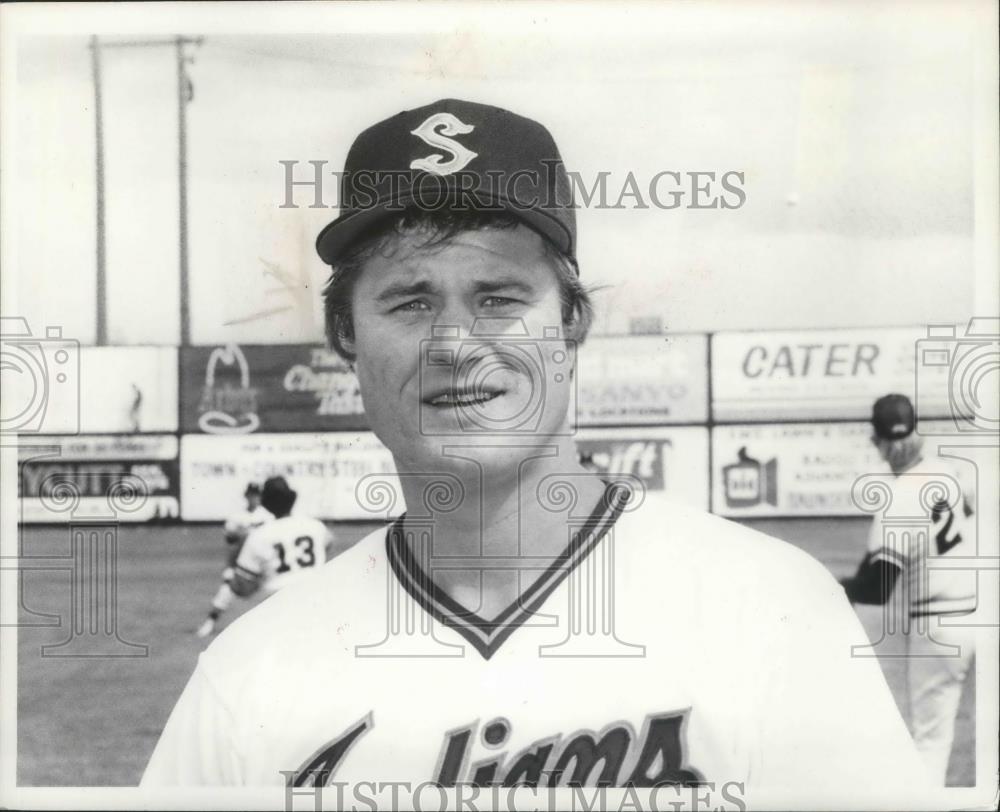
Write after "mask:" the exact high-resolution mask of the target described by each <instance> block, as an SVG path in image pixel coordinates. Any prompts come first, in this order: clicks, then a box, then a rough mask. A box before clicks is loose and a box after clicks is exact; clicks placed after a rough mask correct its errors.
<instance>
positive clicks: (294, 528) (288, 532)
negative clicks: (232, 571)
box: [236, 516, 333, 594]
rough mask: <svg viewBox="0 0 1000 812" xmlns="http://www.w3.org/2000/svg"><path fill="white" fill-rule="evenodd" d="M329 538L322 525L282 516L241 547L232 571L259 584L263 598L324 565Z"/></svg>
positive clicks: (304, 517) (308, 519)
mask: <svg viewBox="0 0 1000 812" xmlns="http://www.w3.org/2000/svg"><path fill="white" fill-rule="evenodd" d="M332 541H333V535H332V534H331V532H330V531H329V530H328V529H327V527H326V525H325V524H323V522H321V521H318V520H317V519H311V518H308V517H306V516H283V517H282V518H280V519H275V520H274V521H272V522H267V523H266V524H263V525H261V526H260V527H258V528H257V529H256V530H254V531H253V532H252V533H250V535H249V536H247V540H246V541H245V542H244V543H243V549H241V550H240V554H239V556H238V557H237V559H236V570H237V572H242V573H243V574H244V575H246V576H247V577H250V578H255V579H258V580H259V581H260V588H261V590H262V591H263V592H264V593H265V594H271V593H274V592H277V591H278V590H279V589H282V588H283V587H285V586H287V585H288V584H289V583H291V582H292V581H294V580H299V579H301V577H302V576H304V575H308V574H311V573H313V572H315V571H316V568H317V567H319V566H320V565H321V564H324V563H326V553H327V547H328V546H329V545H330V543H331V542H332Z"/></svg>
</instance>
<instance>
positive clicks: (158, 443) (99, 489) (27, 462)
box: [18, 435, 180, 523]
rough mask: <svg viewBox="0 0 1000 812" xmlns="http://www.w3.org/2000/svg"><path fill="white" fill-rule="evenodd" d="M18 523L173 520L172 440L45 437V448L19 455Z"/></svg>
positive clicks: (174, 476) (175, 473)
mask: <svg viewBox="0 0 1000 812" xmlns="http://www.w3.org/2000/svg"><path fill="white" fill-rule="evenodd" d="M19 456H20V471H19V474H20V475H19V477H18V489H19V495H20V497H21V499H20V502H21V506H22V515H21V519H22V521H24V522H26V523H38V522H68V521H81V520H86V519H108V520H110V521H114V522H144V521H150V520H156V519H175V518H177V517H178V516H179V515H180V506H179V504H178V498H179V495H180V488H179V484H178V467H177V438H176V437H174V436H173V435H163V436H157V435H146V436H137V437H118V436H106V437H92V436H91V437H88V436H72V437H46V438H45V446H41V447H39V446H36V447H31V446H25V447H22V448H21V449H19Z"/></svg>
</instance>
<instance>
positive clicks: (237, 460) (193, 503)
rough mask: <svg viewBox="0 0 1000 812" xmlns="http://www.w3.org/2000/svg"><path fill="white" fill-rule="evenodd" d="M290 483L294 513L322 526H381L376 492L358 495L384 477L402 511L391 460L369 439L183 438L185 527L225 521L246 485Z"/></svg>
mask: <svg viewBox="0 0 1000 812" xmlns="http://www.w3.org/2000/svg"><path fill="white" fill-rule="evenodd" d="M278 475H280V476H283V477H285V478H286V479H287V480H288V482H289V484H290V485H291V486H292V488H293V489H294V490H295V491H296V492H297V493H298V495H299V496H298V500H297V502H296V510H297V511H301V512H303V513H305V514H308V515H312V516H314V517H316V518H318V519H332V520H342V519H370V520H373V521H374V520H379V519H380V518H384V514H379V513H374V512H373V511H372V509H371V508H372V503H376V504H377V502H378V499H379V498H380V496H384V494H383V493H382V492H381V491H378V484H377V483H376V484H375V485H374V487H375V488H376V491H377V492H376V494H375V495H374V496H372V497H371V498H370V499H367V500H366V498H365V495H364V494H362V495H361V496H359V494H358V487H359V483H361V482H362V481H363V480H364V481H366V482H369V483H372V482H375V481H376V480H379V478H381V480H380V481H381V482H383V483H384V485H385V487H386V488H389V489H392V491H393V492H394V494H395V496H393V497H391V498H390V502H392V503H393V504H397V505H398V506H399V510H398V512H400V513H401V512H402V511H403V509H404V508H403V507H402V503H401V496H400V494H399V488H398V482H397V480H396V476H395V466H394V464H393V460H392V455H391V454H390V453H389V451H388V449H386V447H385V446H384V445H382V443H381V442H379V440H378V438H377V437H376V436H375V435H374V434H372V433H371V432H350V431H345V432H330V433H311V434H248V435H237V434H231V435H218V436H214V437H213V436H206V435H197V434H191V435H187V436H185V437H183V438H182V439H181V482H182V484H183V500H182V506H183V513H182V516H183V518H184V520H185V521H220V520H222V519H224V518H225V517H226V516H227V515H229V514H230V513H232V512H233V511H234V510H237V509H239V507H240V505H241V504H242V496H241V494H242V493H243V489H244V488H245V487H246V484H247V482H251V481H253V482H263V481H264V480H265V479H267V478H268V477H270V476H278Z"/></svg>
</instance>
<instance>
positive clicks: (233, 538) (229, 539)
mask: <svg viewBox="0 0 1000 812" xmlns="http://www.w3.org/2000/svg"><path fill="white" fill-rule="evenodd" d="M243 498H244V499H246V503H247V506H246V510H241V511H239V512H238V513H234V514H233V515H232V516H230V517H229V518H228V519H226V523H225V525H224V526H223V531H224V533H225V537H226V558H227V564H226V568H225V569H224V570H223V571H222V583H221V584H220V585H219V589H218V591H217V592H216V593H215V597H214V598H212V608H211V609H210V610H209V612H208V617H207V618H205V621H204V622H203V623H202V624H201V625H200V626H199V627H198V632H197V634H198V636H199V637H208V636H209V635H210V634H211V633H212V632H214V631H215V626H216V624H217V623H218V620H219V617H221V615H222V613H223V612H225V611H226V610H227V609H228V608H229V607H230V606H232V604H233V600H234V599H235V597H236V596H235V594H233V590H232V589H231V587H230V582H231V581H232V580H233V566H234V565H235V564H236V557H237V556H238V555H239V554H240V549H241V548H242V547H243V542H244V541H246V539H247V535H248V534H249V533H250V531H251V530H255V529H256V528H258V527H260V526H261V525H262V524H264V523H265V522H269V521H271V519H273V518H274V516H272V515H271V513H270V512H269V511H268V510H267V508H265V507H264V506H263V505H261V503H260V485H258V484H257V483H256V482H250V483H248V484H247V487H246V490H245V491H243Z"/></svg>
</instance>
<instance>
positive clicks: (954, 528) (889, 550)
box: [842, 394, 976, 786]
mask: <svg viewBox="0 0 1000 812" xmlns="http://www.w3.org/2000/svg"><path fill="white" fill-rule="evenodd" d="M871 423H872V438H871V439H872V443H873V444H874V445H875V447H876V448H877V449H878V452H879V455H880V456H881V457H882V459H883V460H885V462H887V463H888V464H889V467H890V468H891V469H892V473H893V474H894V475H895V479H894V480H893V483H892V489H891V493H890V494H889V501H888V503H887V504H886V506H885V509H884V510H883V511H882V512H881V513H880V514H878V515H876V517H875V520H874V521H873V522H872V527H871V531H870V533H869V536H868V551H867V554H866V555H865V558H864V559H863V560H862V562H861V565H860V566H859V567H858V571H857V573H856V574H855V575H854V577H853V578H849V579H846V580H845V581H843V582H842V583H843V586H844V588H845V590H846V591H847V596H848V598H850V600H851V601H852V602H853V603H867V604H886V603H888V602H889V600H890V598H893V597H895V598H896V601H895V604H897V605H898V606H897V608H898V610H899V612H900V614H901V615H902V616H901V617H898V618H895V619H894V622H895V623H897V624H899V627H901V628H904V629H907V630H908V634H907V638H906V643H907V650H906V655H907V662H906V665H907V694H908V695H907V704H908V714H907V715H908V721H909V725H910V731H911V733H912V734H913V738H914V741H915V742H916V745H917V749H918V750H919V751H920V753H921V755H922V756H923V758H924V760H925V762H926V764H927V768H928V772H929V775H930V777H931V779H932V781H934V782H935V783H936V784H938V785H942V786H943V785H944V781H945V775H946V774H947V770H948V757H949V754H950V753H951V745H952V740H953V739H954V733H955V715H956V713H957V712H958V704H959V700H960V699H961V694H962V684H963V683H964V681H965V678H966V675H967V674H968V671H969V668H970V665H971V662H972V657H973V653H974V651H975V647H974V643H975V637H974V634H973V632H974V629H973V628H972V627H971V626H969V625H968V620H969V619H968V617H963V616H967V615H969V614H970V613H971V612H973V611H974V610H975V608H976V576H975V573H974V572H970V571H966V570H954V569H943V568H942V569H938V570H936V571H935V570H934V569H933V568H932V566H931V567H929V566H928V561H929V559H931V558H935V557H949V556H965V555H972V554H974V551H975V544H974V541H972V540H971V536H972V533H973V531H974V529H975V523H974V521H972V517H973V504H974V500H973V498H972V496H971V494H970V493H967V492H964V491H963V489H962V486H961V482H960V477H959V475H958V473H957V471H956V470H955V468H954V467H953V466H952V465H950V464H949V463H948V462H947V461H945V460H942V459H940V458H938V457H936V456H935V457H928V456H927V455H925V450H924V441H923V438H922V437H921V436H920V434H918V433H917V432H916V415H915V413H914V409H913V404H912V403H911V402H910V400H909V398H907V397H906V396H905V395H898V394H892V395H885V396H884V397H881V398H879V399H878V400H877V401H875V404H874V405H873V407H872V418H871ZM932 494H936V495H938V496H940V498H933V499H932V500H931V501H932V503H931V504H927V500H928V498H930V497H931V495H932ZM892 515H895V516H910V517H914V518H915V519H917V520H918V521H919V519H920V517H926V520H927V524H926V529H925V530H924V531H923V532H919V531H918V530H917V529H916V525H914V526H913V527H910V528H908V529H907V533H906V535H905V536H904V535H903V534H902V532H901V531H896V530H895V529H894V528H893V529H892V530H890V531H889V532H887V531H886V519H887V517H889V516H892ZM942 618H949V619H950V620H944V621H942ZM958 624H964V625H958Z"/></svg>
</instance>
